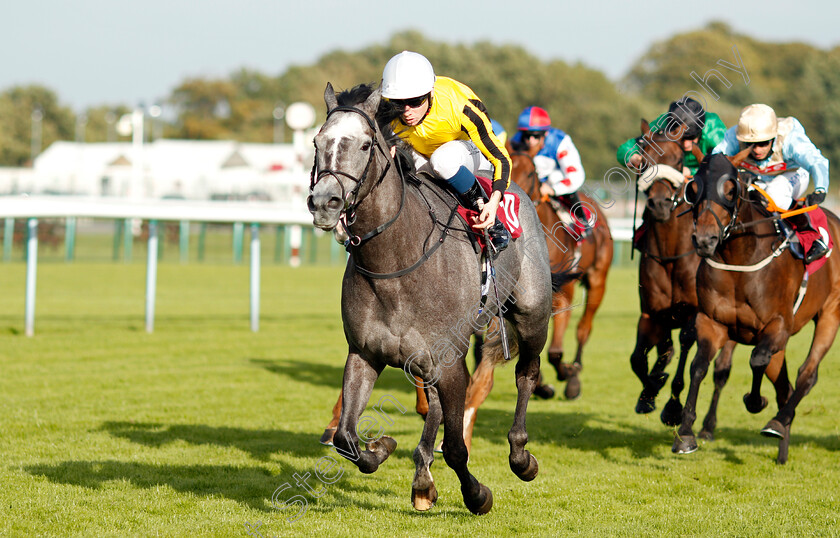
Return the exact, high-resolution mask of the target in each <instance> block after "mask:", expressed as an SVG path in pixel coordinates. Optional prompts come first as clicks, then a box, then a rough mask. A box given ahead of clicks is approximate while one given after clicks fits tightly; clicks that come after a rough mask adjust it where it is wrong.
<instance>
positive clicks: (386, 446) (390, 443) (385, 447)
mask: <svg viewBox="0 0 840 538" xmlns="http://www.w3.org/2000/svg"><path fill="white" fill-rule="evenodd" d="M365 446H366V448H367V449H368V450H369V451H371V452H373V453H374V454H376V457H377V458H378V459H379V461H380V462H383V461H385V460H386V459H388V456H390V455H391V454H393V453H394V450H396V448H397V442H396V441H395V440H394V438H393V437H388V436H387V435H383V436H382V437H380V438H379V439H377V440H376V441H371V442H370V443H367V444H366V445H365Z"/></svg>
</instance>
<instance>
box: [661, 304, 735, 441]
mask: <svg viewBox="0 0 840 538" xmlns="http://www.w3.org/2000/svg"><path fill="white" fill-rule="evenodd" d="M728 339H729V338H728V336H727V331H726V327H724V326H723V325H721V324H719V323H717V322H716V321H714V320H712V319H711V318H709V317H708V316H706V315H705V314H703V313H702V312H701V313H700V314H698V315H697V353H696V354H695V355H694V360H693V361H691V370H690V375H691V383H690V385H689V386H688V394H687V395H686V397H685V406H683V412H682V420H681V421H680V427H679V429H678V430H677V437H676V439H675V440H674V445H673V447H671V451H672V452H674V453H677V454H690V453H692V452H694V451H695V450H697V439H696V438H695V437H694V430H693V429H692V428H693V426H694V421H695V420H696V419H697V413H696V408H697V394H698V393H699V392H700V383H701V382H702V381H703V379H704V378H705V377H706V372H707V371H708V369H709V364H710V363H711V361H712V357H713V356H714V354H715V352H716V351H717V350H718V349H720V348H721V347H722V346H723V345H724V344H725V343H726V342H727V340H728Z"/></svg>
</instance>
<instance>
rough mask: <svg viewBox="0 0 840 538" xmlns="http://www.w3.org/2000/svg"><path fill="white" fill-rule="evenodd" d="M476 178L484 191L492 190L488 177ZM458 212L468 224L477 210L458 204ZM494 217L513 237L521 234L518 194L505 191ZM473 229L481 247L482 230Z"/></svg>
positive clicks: (476, 213)
mask: <svg viewBox="0 0 840 538" xmlns="http://www.w3.org/2000/svg"><path fill="white" fill-rule="evenodd" d="M476 179H477V180H478V181H479V182H480V183H481V186H482V187H483V188H484V192H491V191H492V188H493V184H492V183H491V182H490V180H489V179H487V178H486V177H477V178H476ZM458 213H460V215H461V216H462V217H463V218H464V220H465V221H467V222H468V223H469V224H470V225H472V223H473V222H474V221H473V217H475V216H477V215H478V211H473V210H472V209H467V208H466V207H464V206H458ZM496 217H497V218H498V219H499V221H500V222H501V223H502V224H503V225H504V227H505V228H507V231H509V232H510V235H511V237H512V238H513V239H516V238H517V237H519V236H520V235H522V225H521V224H520V223H519V196H517V195H516V194H514V193H512V192H505V193H504V194H503V195H502V201H501V202H500V203H499V209H498V210H497V211H496ZM473 230H474V231H475V232H477V233H478V244H479V246H481V248H482V249H483V248H484V231H483V230H478V229H475V228H473Z"/></svg>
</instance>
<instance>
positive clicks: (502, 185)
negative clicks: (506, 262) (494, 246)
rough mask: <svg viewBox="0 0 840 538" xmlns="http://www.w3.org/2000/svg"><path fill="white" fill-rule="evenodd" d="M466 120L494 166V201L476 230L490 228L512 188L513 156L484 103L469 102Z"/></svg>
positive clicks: (486, 206)
mask: <svg viewBox="0 0 840 538" xmlns="http://www.w3.org/2000/svg"><path fill="white" fill-rule="evenodd" d="M463 116H464V117H463V118H462V121H461V127H462V129H463V130H464V131H466V133H467V136H469V138H470V140H471V141H472V142H473V143H474V144H475V145H476V146H477V147H478V149H479V150H480V151H481V153H482V154H484V156H485V157H487V160H488V161H490V164H492V165H493V170H494V173H493V189H492V192H491V193H490V201H489V202H488V203H486V204H484V207H482V208H481V214H480V215H479V217H478V220H477V221H476V224H475V227H476V228H489V227H490V226H492V225H493V223H494V222H495V220H496V210H497V209H498V208H499V204H500V203H501V201H502V194H504V192H505V190H506V189H507V188H508V186H509V185H510V170H511V161H510V155H508V152H507V149H505V146H504V144H502V143H501V141H500V140H499V138H498V137H497V136H496V134H495V133H494V132H493V127H492V125H491V123H490V118H489V117H488V116H487V111H486V109H485V108H484V105H483V104H482V103H481V102H480V101H478V102H477V103H474V102H472V101H470V102H468V103H467V104H466V105H465V106H464V110H463Z"/></svg>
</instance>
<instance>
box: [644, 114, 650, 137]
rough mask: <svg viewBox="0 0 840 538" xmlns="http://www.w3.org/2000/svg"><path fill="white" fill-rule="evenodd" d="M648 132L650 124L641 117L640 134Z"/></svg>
mask: <svg viewBox="0 0 840 538" xmlns="http://www.w3.org/2000/svg"><path fill="white" fill-rule="evenodd" d="M649 132H650V124H649V123H648V122H647V120H646V119H644V118H642V136H645V135H647V134H648V133H649Z"/></svg>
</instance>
